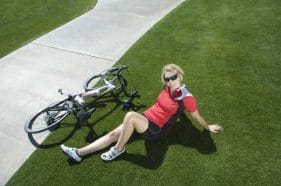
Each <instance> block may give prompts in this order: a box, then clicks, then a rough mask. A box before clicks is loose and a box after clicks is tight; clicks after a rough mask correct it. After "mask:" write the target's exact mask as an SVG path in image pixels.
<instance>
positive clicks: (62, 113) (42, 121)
mask: <svg viewBox="0 0 281 186" xmlns="http://www.w3.org/2000/svg"><path fill="white" fill-rule="evenodd" d="M65 102H66V100H63V101H60V102H58V103H56V104H53V105H52V106H49V107H47V108H45V109H43V110H41V111H40V112H38V113H37V114H35V115H33V116H32V117H31V118H30V119H29V120H28V121H27V122H26V123H25V126H24V130H25V131H26V132H27V133H39V132H43V131H45V130H48V129H53V128H55V127H56V126H57V125H59V124H60V123H61V122H62V121H63V120H64V119H65V118H66V117H67V116H68V115H69V114H70V111H68V110H67V109H66V107H65V104H66V103H65Z"/></svg>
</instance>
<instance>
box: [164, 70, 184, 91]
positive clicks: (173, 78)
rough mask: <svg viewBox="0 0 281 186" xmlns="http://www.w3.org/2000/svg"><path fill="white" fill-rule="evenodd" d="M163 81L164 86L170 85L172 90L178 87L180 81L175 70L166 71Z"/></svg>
mask: <svg viewBox="0 0 281 186" xmlns="http://www.w3.org/2000/svg"><path fill="white" fill-rule="evenodd" d="M164 81H165V83H166V86H168V87H170V88H171V89H172V90H175V89H176V88H179V87H180V84H181V81H180V77H179V75H178V73H177V71H168V72H165V73H164Z"/></svg>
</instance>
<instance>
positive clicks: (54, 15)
mask: <svg viewBox="0 0 281 186" xmlns="http://www.w3.org/2000/svg"><path fill="white" fill-rule="evenodd" d="M96 2H97V0H82V1H73V0H61V1H59V2H58V1H56V0H48V1H37V0H21V1H17V0H1V1H0V3H1V6H0V41H1V42H0V58H2V57H4V56H5V55H7V54H9V53H10V52H12V51H14V50H16V49H18V48H20V47H21V46H23V45H25V44H27V43H29V42H31V41H33V40H34V39H36V38H38V37H39V36H42V35H44V34H45V33H48V32H49V31H51V30H53V29H55V28H57V27H59V26H61V25H63V24H65V23H67V22H69V21H71V20H73V19H74V18H76V17H78V16H80V15H82V14H83V13H85V12H87V11H88V10H90V9H92V8H94V6H95V4H96Z"/></svg>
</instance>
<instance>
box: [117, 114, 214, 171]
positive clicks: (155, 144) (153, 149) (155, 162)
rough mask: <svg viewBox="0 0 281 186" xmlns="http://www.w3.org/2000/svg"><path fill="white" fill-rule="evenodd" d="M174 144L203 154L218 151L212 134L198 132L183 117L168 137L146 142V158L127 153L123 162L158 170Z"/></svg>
mask: <svg viewBox="0 0 281 186" xmlns="http://www.w3.org/2000/svg"><path fill="white" fill-rule="evenodd" d="M137 139H138V138H137ZM173 144H178V145H183V146H185V147H191V148H195V149H196V150H198V152H200V153H201V154H211V153H214V152H216V150H217V148H216V145H215V143H214V141H213V140H212V138H211V136H210V132H209V131H207V130H203V131H200V130H198V129H197V128H195V127H194V126H193V125H192V123H191V121H190V120H189V119H188V118H187V117H186V116H185V115H183V116H182V117H180V121H179V122H178V123H176V125H175V126H174V127H173V129H172V130H171V131H170V132H169V134H168V135H166V136H164V137H163V138H161V139H159V140H154V141H150V140H145V149H146V156H144V155H139V154H129V153H127V154H125V155H124V156H123V157H122V160H126V161H129V162H132V163H134V164H137V165H139V166H141V167H144V168H146V169H152V170H153V169H157V168H158V167H160V166H161V164H162V162H163V160H164V158H165V154H166V152H167V150H168V148H169V146H170V145H173Z"/></svg>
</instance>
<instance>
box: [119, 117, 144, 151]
mask: <svg viewBox="0 0 281 186" xmlns="http://www.w3.org/2000/svg"><path fill="white" fill-rule="evenodd" d="M147 128H148V120H147V119H146V117H144V116H143V115H141V114H139V113H137V112H128V113H127V114H126V116H125V118H124V121H123V127H122V128H121V134H120V135H119V138H118V141H117V143H116V145H115V148H116V149H117V150H119V151H122V150H123V149H124V146H125V144H126V143H127V142H128V140H129V138H130V137H131V136H132V134H133V132H134V130H136V131H137V132H138V133H143V132H144V131H145V130H146V129H147Z"/></svg>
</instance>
